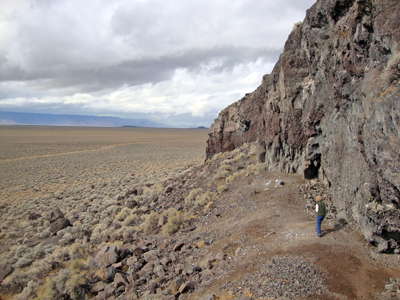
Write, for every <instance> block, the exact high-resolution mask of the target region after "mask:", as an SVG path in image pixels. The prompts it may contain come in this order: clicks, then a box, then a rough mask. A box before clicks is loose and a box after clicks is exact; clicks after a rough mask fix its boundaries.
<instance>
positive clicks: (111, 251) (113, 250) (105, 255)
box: [94, 246, 119, 267]
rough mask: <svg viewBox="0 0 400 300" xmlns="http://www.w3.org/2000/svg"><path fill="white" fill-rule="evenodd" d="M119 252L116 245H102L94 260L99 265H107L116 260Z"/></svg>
mask: <svg viewBox="0 0 400 300" xmlns="http://www.w3.org/2000/svg"><path fill="white" fill-rule="evenodd" d="M118 259H119V254H118V248H117V247H116V246H104V247H103V248H102V249H101V250H100V251H99V252H97V254H96V256H95V258H94V261H95V263H96V265H97V266H99V267H108V266H110V265H112V264H114V263H116V262H118Z"/></svg>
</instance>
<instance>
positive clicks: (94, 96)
mask: <svg viewBox="0 0 400 300" xmlns="http://www.w3.org/2000/svg"><path fill="white" fill-rule="evenodd" d="M314 2H315V0H280V1H277V0H258V1H256V0H190V1H188V0H85V1H82V0H0V110H3V111H22V112H42V113H64V114H65V113H71V114H91V115H107V116H119V117H124V118H137V117H141V118H143V117H145V118H149V119H152V120H154V121H158V122H161V123H164V124H167V125H170V126H178V127H179V126H200V125H204V126H209V125H210V123H211V122H212V120H213V119H214V118H215V117H216V116H217V114H218V112H219V111H220V110H221V109H223V108H224V107H226V106H227V105H229V104H231V103H233V102H234V101H237V100H239V99H240V98H241V97H242V96H243V95H244V94H245V93H248V92H251V91H253V90H254V89H255V88H256V87H257V86H258V85H259V84H260V82H261V78H262V76H263V75H264V74H266V73H269V72H270V71H271V70H272V67H273V65H274V64H275V62H276V60H277V58H278V56H279V54H280V52H281V50H282V48H283V45H284V42H285V40H286V38H287V36H288V34H289V32H290V31H291V29H292V27H293V24H294V23H295V22H297V21H300V20H303V18H304V16H305V11H306V9H307V8H309V7H310V6H311V5H312V4H313V3H314Z"/></svg>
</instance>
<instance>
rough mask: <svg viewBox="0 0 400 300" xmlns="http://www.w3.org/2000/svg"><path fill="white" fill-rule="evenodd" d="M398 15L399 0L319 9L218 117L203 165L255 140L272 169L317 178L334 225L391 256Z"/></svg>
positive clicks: (330, 1) (399, 188)
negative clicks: (338, 221)
mask: <svg viewBox="0 0 400 300" xmlns="http://www.w3.org/2000/svg"><path fill="white" fill-rule="evenodd" d="M399 16H400V2H399V1H398V0H319V1H317V2H316V3H315V4H314V5H313V7H311V8H310V9H309V10H308V11H307V15H306V18H305V20H304V21H303V23H302V24H297V25H296V26H295V28H294V29H293V31H292V33H291V34H290V36H289V38H288V40H287V42H286V44H285V47H284V51H283V53H282V55H281V56H280V58H279V61H278V62H277V64H276V66H275V67H274V69H273V71H272V73H271V74H268V75H265V76H264V78H263V79H262V83H261V85H260V86H259V87H258V88H257V89H256V90H255V91H254V92H252V93H250V94H247V95H246V96H245V97H244V98H243V99H241V100H240V101H238V102H236V103H234V104H232V105H230V106H229V107H227V108H226V109H224V110H223V111H222V112H221V113H220V114H219V116H218V118H217V119H216V120H215V122H214V124H213V126H212V127H211V129H210V133H209V139H208V142H207V157H208V158H210V157H212V156H213V155H214V154H215V153H218V152H223V151H229V150H233V149H235V148H237V147H238V146H240V145H242V144H243V143H247V142H256V141H257V142H258V144H259V147H260V148H261V149H262V150H261V157H260V159H261V160H265V163H266V164H267V165H268V167H269V168H270V169H271V170H280V171H285V172H289V173H300V174H303V175H304V177H305V178H307V179H312V178H319V179H321V180H322V181H323V182H325V183H326V185H327V186H328V187H329V190H330V192H331V194H332V196H333V199H334V202H335V205H336V207H337V209H338V212H339V217H341V218H344V219H346V220H347V221H348V222H350V223H353V224H356V225H358V226H359V227H360V229H361V231H362V232H363V234H364V236H365V237H366V238H367V239H368V240H369V241H370V242H371V243H373V244H376V245H377V246H378V247H379V249H380V251H382V252H391V251H395V252H398V251H399V248H400V175H399V174H400V173H399V172H400V17H399ZM264 153H265V157H264Z"/></svg>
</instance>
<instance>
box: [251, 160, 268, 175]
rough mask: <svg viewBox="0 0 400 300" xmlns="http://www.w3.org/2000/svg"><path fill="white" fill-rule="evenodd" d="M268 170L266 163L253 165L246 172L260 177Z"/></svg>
mask: <svg viewBox="0 0 400 300" xmlns="http://www.w3.org/2000/svg"><path fill="white" fill-rule="evenodd" d="M266 170H267V165H266V164H265V163H257V164H252V165H250V166H248V167H247V169H246V171H247V172H248V174H249V175H260V174H261V173H263V172H265V171H266Z"/></svg>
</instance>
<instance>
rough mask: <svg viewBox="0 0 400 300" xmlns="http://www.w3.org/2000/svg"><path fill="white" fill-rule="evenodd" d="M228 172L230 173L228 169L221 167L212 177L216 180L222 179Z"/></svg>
mask: <svg viewBox="0 0 400 300" xmlns="http://www.w3.org/2000/svg"><path fill="white" fill-rule="evenodd" d="M230 173H231V172H230V171H227V170H225V169H222V170H220V169H218V171H217V173H216V174H215V176H214V179H216V180H218V179H224V178H226V177H227V176H229V174H230Z"/></svg>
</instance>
